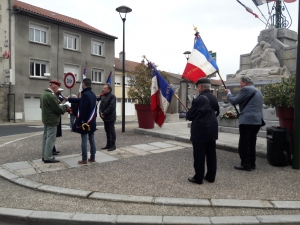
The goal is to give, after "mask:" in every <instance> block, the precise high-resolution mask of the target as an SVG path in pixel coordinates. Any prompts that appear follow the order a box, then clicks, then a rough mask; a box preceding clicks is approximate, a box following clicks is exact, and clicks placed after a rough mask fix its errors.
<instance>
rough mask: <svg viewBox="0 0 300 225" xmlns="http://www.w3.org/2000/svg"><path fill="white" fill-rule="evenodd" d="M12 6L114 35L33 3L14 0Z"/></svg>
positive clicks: (86, 28)
mask: <svg viewBox="0 0 300 225" xmlns="http://www.w3.org/2000/svg"><path fill="white" fill-rule="evenodd" d="M13 8H14V10H20V11H24V12H27V13H30V14H34V15H38V16H41V17H45V18H48V19H51V20H55V21H58V22H62V23H65V24H69V25H72V26H75V27H79V28H82V29H85V30H90V31H93V32H96V33H99V34H104V35H106V36H111V37H114V36H112V35H109V34H107V33H105V32H103V31H101V30H98V29H97V28H95V27H92V26H90V25H88V24H86V23H84V22H82V21H81V20H78V19H75V18H72V17H68V16H65V15H62V14H59V13H56V12H53V11H50V10H47V9H43V8H40V7H37V6H34V5H30V4H28V3H25V2H21V1H18V0H15V1H14V7H13ZM114 38H117V37H114Z"/></svg>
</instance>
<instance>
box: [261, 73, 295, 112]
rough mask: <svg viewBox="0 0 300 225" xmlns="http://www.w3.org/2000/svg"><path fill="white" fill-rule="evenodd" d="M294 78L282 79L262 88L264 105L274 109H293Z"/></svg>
mask: <svg viewBox="0 0 300 225" xmlns="http://www.w3.org/2000/svg"><path fill="white" fill-rule="evenodd" d="M295 92H296V76H290V77H287V78H282V80H281V82H279V83H274V84H267V85H266V86H265V87H264V104H265V105H268V106H271V107H275V106H281V107H289V108H294V107H295Z"/></svg>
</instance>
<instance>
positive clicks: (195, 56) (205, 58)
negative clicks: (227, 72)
mask: <svg viewBox="0 0 300 225" xmlns="http://www.w3.org/2000/svg"><path fill="white" fill-rule="evenodd" d="M195 36H196V37H195V41H194V49H193V51H192V53H191V54H190V57H189V60H188V62H187V64H186V67H185V70H184V72H183V74H182V78H186V79H188V80H191V81H193V82H194V83H196V82H197V80H198V79H200V78H202V77H206V76H208V75H211V74H213V73H215V72H217V71H218V70H219V68H218V66H217V64H216V62H215V60H214V59H213V58H212V57H211V56H210V54H209V52H208V50H207V48H206V47H205V45H204V43H203V41H202V40H201V37H200V36H199V34H198V32H197V33H196V35H195Z"/></svg>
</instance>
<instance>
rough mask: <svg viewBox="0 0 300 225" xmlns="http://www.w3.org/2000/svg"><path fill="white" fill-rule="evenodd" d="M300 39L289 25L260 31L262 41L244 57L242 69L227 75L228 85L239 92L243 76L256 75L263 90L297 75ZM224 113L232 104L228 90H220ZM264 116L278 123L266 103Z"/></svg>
mask: <svg viewBox="0 0 300 225" xmlns="http://www.w3.org/2000/svg"><path fill="white" fill-rule="evenodd" d="M297 38H298V35H297V33H296V32H295V31H292V30H289V29H286V28H270V29H265V30H263V31H261V32H260V35H259V36H258V43H257V45H256V46H255V47H254V48H253V50H252V51H251V52H250V53H249V54H244V55H241V56H240V69H239V70H238V71H237V72H236V73H235V74H229V75H227V79H226V86H227V88H228V89H230V90H231V92H232V94H233V95H235V94H237V93H238V92H239V90H240V87H239V82H240V77H241V76H245V75H246V76H249V77H251V78H252V81H253V83H254V85H255V86H256V87H257V88H259V89H260V90H261V91H262V93H263V89H264V86H265V85H266V84H270V83H276V82H280V81H281V78H282V77H288V76H291V75H295V74H296V57H297V44H298V43H297ZM218 100H219V102H220V113H221V114H223V113H225V112H226V111H227V110H228V109H229V108H230V107H232V106H231V105H230V103H227V97H226V93H225V91H224V90H222V89H221V90H220V89H219V91H218ZM263 114H264V119H265V120H266V122H267V124H266V126H265V127H267V126H273V125H277V124H278V122H277V121H278V118H277V117H276V114H275V110H274V109H273V108H269V107H267V106H265V105H264V110H263ZM274 121H275V122H274Z"/></svg>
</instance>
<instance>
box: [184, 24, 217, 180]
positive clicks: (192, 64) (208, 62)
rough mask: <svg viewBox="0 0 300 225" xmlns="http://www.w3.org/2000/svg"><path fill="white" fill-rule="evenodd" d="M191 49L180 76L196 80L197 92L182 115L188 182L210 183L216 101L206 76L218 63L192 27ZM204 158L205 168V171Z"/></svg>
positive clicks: (214, 161)
mask: <svg viewBox="0 0 300 225" xmlns="http://www.w3.org/2000/svg"><path fill="white" fill-rule="evenodd" d="M195 31H196V34H195V41H194V49H193V51H192V53H191V55H190V57H189V60H188V62H187V65H186V68H185V70H184V73H183V75H182V78H185V79H188V80H191V81H193V82H194V83H196V86H197V88H198V92H199V95H198V96H197V97H196V98H195V99H194V100H193V102H192V107H191V109H190V110H189V111H188V112H187V113H186V118H187V119H188V120H190V121H192V123H191V138H190V140H191V141H192V144H193V156H194V170H195V175H194V176H193V177H189V178H188V181H190V182H192V183H195V184H202V183H203V179H204V180H206V181H208V182H210V183H213V182H214V181H215V178H216V173H217V156H216V140H217V139H218V120H217V116H218V115H219V104H218V101H217V98H216V97H215V96H214V95H213V94H212V93H211V91H210V88H211V81H210V79H208V78H206V76H208V75H211V74H213V73H215V72H217V71H218V66H217V64H216V62H215V61H214V59H213V58H212V57H211V56H210V54H209V52H208V50H207V48H206V47H205V45H204V43H203V41H202V40H201V37H200V36H199V32H198V31H197V28H195ZM205 160H206V165H207V171H206V174H205Z"/></svg>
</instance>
